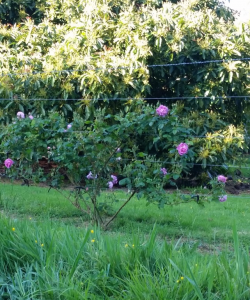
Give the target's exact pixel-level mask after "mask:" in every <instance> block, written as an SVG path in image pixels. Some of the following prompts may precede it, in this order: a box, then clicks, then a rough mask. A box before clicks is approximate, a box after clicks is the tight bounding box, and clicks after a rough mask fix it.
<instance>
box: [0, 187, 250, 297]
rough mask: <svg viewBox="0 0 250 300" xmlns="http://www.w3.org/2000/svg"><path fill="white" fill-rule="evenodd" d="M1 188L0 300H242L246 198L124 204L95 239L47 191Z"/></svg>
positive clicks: (247, 292)
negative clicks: (164, 204)
mask: <svg viewBox="0 0 250 300" xmlns="http://www.w3.org/2000/svg"><path fill="white" fill-rule="evenodd" d="M0 190H1V194H0V195H1V198H0V211H1V213H0V241H1V242H0V299H1V300H17V299H18V300H19V299H20V300H26V299H27V300H31V299H32V300H40V299H41V300H50V299H51V300H55V299H60V300H71V299H72V300H78V299H79V300H81V299H84V300H89V299H93V300H95V299H126V300H131V299H136V300H142V299H143V300H144V299H145V300H166V299H167V300H168V299H169V300H172V299H174V300H183V299H186V300H197V299H199V300H221V299H223V300H224V299H225V300H248V299H249V298H250V260H249V251H248V248H249V245H250V242H249V228H250V226H249V216H250V211H249V202H250V199H249V197H248V195H242V196H239V197H238V196H237V197H235V196H231V197H229V199H228V201H227V202H225V203H219V202H217V203H214V202H213V203H210V204H206V206H205V207H201V206H199V205H197V204H196V203H195V202H194V203H192V204H191V203H189V204H183V205H179V206H175V207H166V208H165V209H162V210H159V209H158V208H157V207H155V206H153V205H149V206H146V205H145V201H144V200H137V199H133V200H132V201H131V203H129V204H128V206H127V207H125V208H124V210H123V211H122V212H121V214H120V215H119V217H118V218H117V220H116V221H115V223H113V225H112V226H111V228H109V230H108V231H105V232H103V231H102V230H100V229H99V228H96V227H94V226H93V225H91V224H90V223H89V221H88V220H87V218H86V216H83V215H81V213H80V212H79V211H78V210H77V209H76V208H74V207H73V206H72V204H70V203H69V202H68V201H67V200H66V199H65V198H64V197H63V196H62V195H61V194H59V193H58V192H56V191H55V190H51V191H50V192H49V193H48V189H47V188H38V187H32V186H31V187H27V186H20V185H12V184H6V183H4V184H0ZM68 192H69V191H65V193H68ZM111 196H115V197H116V199H117V200H119V201H118V203H117V205H118V204H119V203H123V202H124V200H125V199H126V193H125V192H122V191H119V192H116V193H115V194H111V193H110V192H106V193H103V196H102V197H111ZM117 207H118V206H117ZM111 214H112V213H110V215H111Z"/></svg>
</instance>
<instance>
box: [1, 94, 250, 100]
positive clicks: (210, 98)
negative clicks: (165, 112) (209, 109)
mask: <svg viewBox="0 0 250 300" xmlns="http://www.w3.org/2000/svg"><path fill="white" fill-rule="evenodd" d="M234 98H235V99H243V100H244V99H245V100H246V99H248V100H249V98H250V95H245V96H237V95H236V96H210V97H207V96H198V97H196V96H187V97H185V96H181V97H176V96H175V97H159V98H155V97H154V98H149V97H146V98H133V97H127V98H97V99H95V98H73V99H63V98H59V99H53V98H27V99H21V98H0V101H130V100H158V101H160V100H200V99H205V100H216V99H222V100H223V99H224V100H226V99H234Z"/></svg>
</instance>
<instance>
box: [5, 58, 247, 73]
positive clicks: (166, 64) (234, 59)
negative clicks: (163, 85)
mask: <svg viewBox="0 0 250 300" xmlns="http://www.w3.org/2000/svg"><path fill="white" fill-rule="evenodd" d="M231 61H239V62H244V61H250V57H240V58H230V59H215V60H204V61H190V62H180V63H163V64H153V65H145V66H144V65H139V66H135V67H131V66H120V67H113V66H111V67H109V66H106V67H91V66H88V67H86V68H84V69H62V70H48V71H30V72H27V71H26V72H16V73H15V72H8V73H4V72H3V71H2V74H0V77H6V76H10V77H11V76H18V75H25V76H30V75H37V74H57V73H66V74H67V73H73V72H86V71H88V70H92V71H101V70H104V71H109V70H126V69H129V70H139V69H141V68H159V67H162V68H163V67H178V66H190V65H204V64H212V63H216V64H219V63H227V62H231ZM28 67H29V65H28Z"/></svg>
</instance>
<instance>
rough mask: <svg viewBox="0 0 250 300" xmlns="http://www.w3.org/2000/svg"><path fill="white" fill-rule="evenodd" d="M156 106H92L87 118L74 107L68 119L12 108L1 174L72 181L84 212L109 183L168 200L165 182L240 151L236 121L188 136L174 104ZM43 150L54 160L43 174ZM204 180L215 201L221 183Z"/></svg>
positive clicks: (161, 203)
mask: <svg viewBox="0 0 250 300" xmlns="http://www.w3.org/2000/svg"><path fill="white" fill-rule="evenodd" d="M160 108H161V110H159V109H157V110H155V108H154V107H151V106H150V105H144V104H143V103H140V102H138V103H137V105H136V108H134V109H133V108H132V109H131V111H130V112H127V113H119V114H116V115H112V114H106V112H105V109H102V110H101V109H99V110H97V111H96V117H95V119H94V120H89V119H87V118H85V119H83V118H81V117H79V115H77V114H74V120H73V122H72V123H71V124H67V123H65V120H64V118H63V117H61V116H60V115H59V114H58V113H53V114H51V115H49V117H48V118H33V117H32V116H27V117H26V118H22V117H23V114H22V113H19V114H18V115H19V118H17V119H16V121H15V122H14V123H13V124H9V125H7V126H3V127H2V133H1V135H0V138H1V144H0V151H1V153H2V158H1V160H2V162H3V161H4V160H5V159H6V158H7V157H8V158H10V159H12V160H13V161H14V164H13V165H11V164H10V165H7V167H10V168H9V170H8V171H7V172H6V175H8V176H10V177H11V178H23V179H24V180H26V182H27V181H28V180H32V181H35V182H47V183H48V184H49V185H51V186H52V187H55V188H58V187H60V186H61V185H62V183H63V182H64V181H65V178H67V179H68V180H69V181H70V182H71V184H73V185H74V186H75V187H78V188H77V189H78V194H76V197H79V199H78V200H80V199H81V200H83V202H85V203H84V209H83V208H82V210H83V211H84V212H91V213H92V209H91V206H92V205H94V207H95V208H96V209H97V210H98V206H99V203H98V200H97V199H98V196H99V194H100V192H101V190H102V189H106V188H108V187H109V188H112V187H113V186H115V185H118V186H126V187H127V188H128V189H129V190H131V191H132V193H133V194H132V195H134V194H136V195H137V197H138V198H140V197H145V198H146V199H147V200H148V201H149V202H153V203H157V204H158V205H159V207H161V206H164V205H165V204H171V203H172V201H173V198H172V197H168V196H167V195H166V193H165V191H164V189H163V188H164V186H165V185H166V184H167V183H168V184H172V185H175V184H176V180H177V179H178V178H179V177H182V176H185V174H187V175H189V176H190V175H191V174H194V173H195V172H196V173H197V174H200V173H201V172H202V171H204V170H210V169H211V167H210V166H208V167H207V169H202V167H203V168H206V165H207V163H211V162H216V164H223V163H226V162H227V161H228V160H229V159H232V158H235V159H237V157H239V156H240V155H241V152H242V147H243V144H244V139H243V135H242V130H241V129H240V128H238V129H236V128H234V127H232V126H231V127H229V128H228V130H225V132H223V133H220V132H218V134H220V135H221V137H222V136H223V139H221V138H218V140H217V139H211V135H207V137H206V138H204V137H203V138H196V139H193V135H194V134H195V132H194V130H193V129H192V128H191V127H190V126H188V123H187V122H186V120H185V119H182V118H180V117H179V116H178V114H177V111H178V107H176V108H175V109H172V110H170V111H169V110H168V109H167V108H166V107H164V106H161V107H160ZM44 157H45V158H47V159H48V161H50V162H53V164H54V167H53V168H52V170H51V172H49V173H48V174H47V173H46V172H44V170H43V169H42V168H41V167H39V161H40V160H41V159H42V158H44ZM197 162H198V164H197ZM213 175H214V176H216V175H219V174H216V173H213ZM208 180H209V179H207V181H208ZM212 184H213V186H214V190H213V193H214V198H215V199H217V200H218V197H219V196H222V195H223V190H222V188H223V184H219V185H218V184H217V183H216V181H212ZM184 198H185V196H184ZM184 198H183V199H184ZM188 199H189V198H185V199H184V200H187V201H188ZM78 200H77V201H78ZM176 201H177V202H178V201H180V197H179V196H178V197H177V198H176ZM77 205H78V204H77ZM79 208H81V206H79ZM95 217H96V216H95ZM97 219H98V217H97ZM98 221H100V220H98Z"/></svg>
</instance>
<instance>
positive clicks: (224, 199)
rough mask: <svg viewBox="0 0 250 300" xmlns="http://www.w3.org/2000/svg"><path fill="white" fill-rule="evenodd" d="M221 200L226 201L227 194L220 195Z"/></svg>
mask: <svg viewBox="0 0 250 300" xmlns="http://www.w3.org/2000/svg"><path fill="white" fill-rule="evenodd" d="M219 201H220V202H225V201H227V195H224V196H220V197H219Z"/></svg>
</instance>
